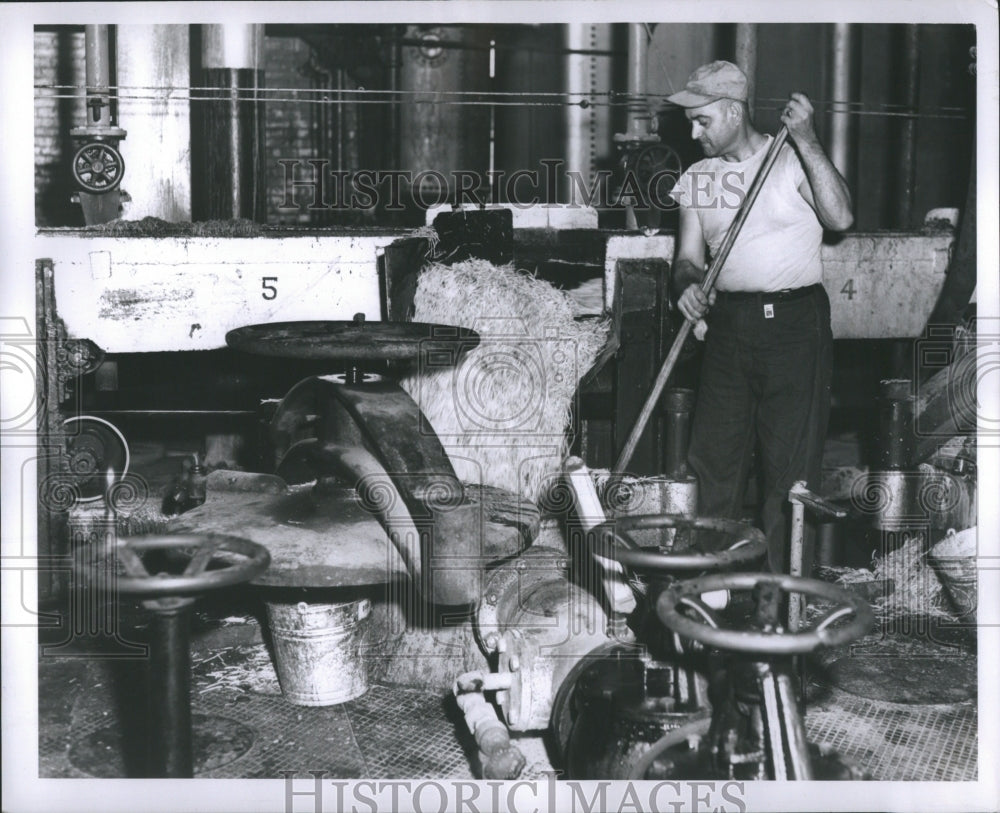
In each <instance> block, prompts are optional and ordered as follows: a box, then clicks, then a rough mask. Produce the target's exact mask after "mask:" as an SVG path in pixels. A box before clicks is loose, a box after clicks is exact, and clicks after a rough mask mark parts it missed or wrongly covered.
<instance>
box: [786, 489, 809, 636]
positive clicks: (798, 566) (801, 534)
mask: <svg viewBox="0 0 1000 813" xmlns="http://www.w3.org/2000/svg"><path fill="white" fill-rule="evenodd" d="M796 488H805V483H804V482H798V483H796V484H795V485H794V486H793V487H792V495H791V503H792V543H791V552H790V555H789V570H788V572H789V574H790V575H792V576H801V575H802V564H803V561H802V557H803V545H804V541H805V516H806V507H805V505H804V504H803V503H802V502H801V501H800V500H798V499H796V498H795V497H794V492H795V489H796ZM802 606H803V596H802V594H801V593H792V594H791V595H790V596H789V597H788V631H789V632H796V631H798V629H799V625H800V624H801V621H802Z"/></svg>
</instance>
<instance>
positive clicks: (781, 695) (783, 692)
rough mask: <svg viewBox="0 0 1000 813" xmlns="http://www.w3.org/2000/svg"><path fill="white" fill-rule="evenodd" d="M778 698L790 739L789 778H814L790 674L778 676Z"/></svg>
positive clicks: (787, 738) (786, 735) (797, 779)
mask: <svg viewBox="0 0 1000 813" xmlns="http://www.w3.org/2000/svg"><path fill="white" fill-rule="evenodd" d="M776 683H777V690H778V699H779V700H780V701H781V719H782V722H783V723H784V729H785V738H786V740H787V741H788V757H789V759H788V761H789V763H790V764H789V767H790V768H791V771H790V773H791V776H789V777H788V778H789V779H792V780H796V781H799V782H802V781H808V780H810V779H812V778H813V771H812V762H811V761H810V759H809V741H808V740H807V739H806V729H805V726H804V725H803V723H802V715H801V714H799V710H798V703H797V701H796V699H795V692H794V691H793V690H792V681H791V679H790V678H789V677H788V675H784V674H781V675H778V676H777V678H776Z"/></svg>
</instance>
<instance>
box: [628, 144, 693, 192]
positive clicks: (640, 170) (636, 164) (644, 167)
mask: <svg viewBox="0 0 1000 813" xmlns="http://www.w3.org/2000/svg"><path fill="white" fill-rule="evenodd" d="M629 167H630V168H631V169H632V171H633V172H635V174H636V175H637V176H638V177H639V180H640V181H641V182H642V183H643V184H644V185H648V184H649V183H650V182H651V181H652V180H653V179H656V181H657V182H660V181H662V180H666V181H669V184H670V186H669V188H667V189H664V190H662V191H663V192H664V193H669V192H670V189H672V188H673V185H674V183H676V181H677V179H678V178H680V176H681V172H682V165H681V157H680V155H678V154H677V151H676V150H675V149H674V148H673V147H671V146H670V145H669V144H664V143H663V142H658V143H654V144H648V145H646V146H645V147H642V148H641V149H639V150H637V151H636V152H635V153H634V154H633V155H632V156H631V158H630V160H629ZM657 191H660V190H657Z"/></svg>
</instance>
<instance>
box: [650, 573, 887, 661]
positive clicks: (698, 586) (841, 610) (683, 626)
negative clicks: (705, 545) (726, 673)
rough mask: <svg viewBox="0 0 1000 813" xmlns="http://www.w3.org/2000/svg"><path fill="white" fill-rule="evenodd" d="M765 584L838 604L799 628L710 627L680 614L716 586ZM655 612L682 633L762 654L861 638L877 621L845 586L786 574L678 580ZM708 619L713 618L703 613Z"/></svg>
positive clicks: (749, 587)
mask: <svg viewBox="0 0 1000 813" xmlns="http://www.w3.org/2000/svg"><path fill="white" fill-rule="evenodd" d="M762 585H770V586H774V587H777V588H778V589H780V590H781V591H783V592H785V593H789V594H791V593H799V594H801V595H804V596H812V597H814V598H820V599H824V600H826V601H831V602H834V603H835V604H837V605H839V606H837V607H836V608H835V609H833V610H831V611H830V612H828V613H827V614H826V615H825V616H823V618H822V619H821V620H820V621H819V622H818V623H817V624H816V625H815V626H814V627H812V628H811V629H807V630H801V631H798V632H757V631H744V630H734V629H722V628H719V627H713V626H709V625H708V624H705V623H702V622H700V621H696V620H694V619H692V618H688V617H686V616H684V615H682V614H681V612H680V610H679V608H680V607H682V606H685V605H687V606H689V607H690V606H692V605H693V606H695V607H698V608H702V605H701V604H700V602H698V597H699V596H701V595H702V594H703V593H709V592H713V591H716V590H753V589H755V588H757V587H759V586H762ZM702 609H703V608H702ZM656 614H657V615H658V616H659V618H660V621H661V622H662V623H663V625H664V626H665V627H666V628H667V629H669V630H671V631H673V632H676V633H677V634H678V635H681V636H683V637H685V638H690V639H691V640H693V641H699V642H700V643H702V644H707V645H708V646H712V647H715V648H716V649H720V650H729V651H732V652H750V653H756V654H761V655H796V654H802V653H806V652H813V651H815V650H816V649H818V648H819V647H822V646H840V645H841V644H846V643H848V642H849V641H853V640H856V639H858V638H860V637H861V636H863V635H864V634H865V633H867V632H868V630H870V629H871V627H872V624H874V623H875V617H874V615H873V614H872V611H871V607H869V606H868V603H867V602H866V601H864V600H863V599H862V598H860V597H858V596H854V595H851V594H850V593H849V592H847V591H846V590H844V589H843V588H840V587H837V586H836V585H833V584H829V583H827V582H822V581H819V580H817V579H804V578H802V577H799V576H788V575H786V574H783V573H713V574H711V575H708V576H702V577H700V578H696V579H689V580H688V581H683V582H677V583H675V584H673V585H671V586H670V587H669V588H668V589H667V590H666V591H664V592H663V593H662V594H661V595H660V598H659V600H658V601H657V603H656ZM700 614H701V615H702V616H703V617H708V618H709V619H711V618H712V616H711V615H710V614H708V613H705V612H702V613H700ZM847 616H853V618H852V620H851V621H850V622H849V623H847V624H844V625H843V626H838V627H836V628H834V627H832V626H831V625H832V624H833V623H834V622H835V621H838V620H840V619H841V618H845V617H847Z"/></svg>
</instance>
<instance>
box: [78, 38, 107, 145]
mask: <svg viewBox="0 0 1000 813" xmlns="http://www.w3.org/2000/svg"><path fill="white" fill-rule="evenodd" d="M83 37H84V44H85V48H86V71H87V126H88V127H95V126H96V127H110V126H111V100H110V96H109V95H108V94H109V89H108V86H109V85H110V84H111V56H110V53H109V49H108V26H106V25H87V26H84V30H83ZM98 102H99V104H98Z"/></svg>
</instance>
